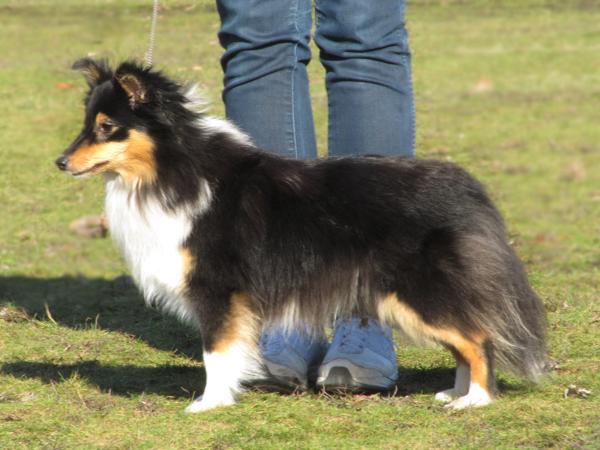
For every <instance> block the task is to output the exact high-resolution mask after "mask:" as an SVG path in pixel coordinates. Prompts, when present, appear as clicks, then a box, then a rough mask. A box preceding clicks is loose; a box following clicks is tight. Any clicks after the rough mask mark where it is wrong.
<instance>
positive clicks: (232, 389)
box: [185, 294, 260, 413]
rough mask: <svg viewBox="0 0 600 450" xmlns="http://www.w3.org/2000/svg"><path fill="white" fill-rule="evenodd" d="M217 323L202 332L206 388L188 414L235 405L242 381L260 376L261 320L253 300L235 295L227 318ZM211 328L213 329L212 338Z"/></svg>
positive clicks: (215, 320) (190, 406)
mask: <svg viewBox="0 0 600 450" xmlns="http://www.w3.org/2000/svg"><path fill="white" fill-rule="evenodd" d="M213 320H214V322H213V324H212V326H207V327H205V328H203V331H202V335H203V337H202V339H203V341H204V342H203V345H204V354H203V358H204V367H205V369H206V387H205V388H204V393H203V395H202V396H201V397H199V398H197V399H196V400H194V401H193V402H192V403H191V404H190V405H189V406H188V407H187V408H186V410H185V411H186V412H187V413H195V412H200V411H207V410H209V409H212V408H216V407H218V406H227V405H232V404H234V403H235V400H236V396H237V394H238V393H239V392H240V391H241V383H242V381H243V380H246V379H249V378H252V377H253V376H257V374H258V373H260V363H259V358H258V349H257V344H256V342H257V332H258V331H257V319H256V316H255V315H254V313H253V311H252V308H251V301H250V299H249V297H248V296H246V295H242V294H234V295H232V296H231V298H230V302H229V307H228V312H227V313H226V314H225V316H224V317H219V318H217V317H215V318H213ZM207 325H208V324H207ZM207 329H211V330H212V331H211V333H210V335H208V333H207Z"/></svg>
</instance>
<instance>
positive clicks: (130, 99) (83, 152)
mask: <svg viewBox="0 0 600 450" xmlns="http://www.w3.org/2000/svg"><path fill="white" fill-rule="evenodd" d="M73 69H76V70H79V71H80V72H81V73H82V74H83V76H84V77H85V79H86V81H87V84H88V86H89V92H88V94H87V96H86V99H85V118H84V123H83V129H82V130H81V133H80V134H79V136H77V138H75V140H74V141H73V143H72V144H71V145H70V146H69V147H68V148H67V149H66V150H65V151H64V153H63V154H62V155H61V156H60V157H59V158H58V159H57V160H56V165H57V166H58V168H59V169H60V170H64V171H67V172H69V173H71V174H72V175H74V176H77V177H83V176H88V175H94V174H100V173H111V172H112V173H116V174H118V175H120V176H122V177H123V178H124V179H125V180H126V181H131V182H136V183H138V182H152V181H153V180H154V179H155V178H156V174H157V164H156V146H157V139H169V133H170V132H171V130H172V129H173V128H174V127H173V124H174V123H176V122H177V119H178V117H177V116H178V112H181V114H184V113H183V111H181V110H182V108H183V106H182V105H185V103H186V101H187V99H186V97H185V95H184V94H183V93H182V89H183V88H182V86H180V85H177V84H175V83H174V82H172V81H171V80H169V79H168V78H167V77H165V76H164V75H162V74H161V73H160V72H157V71H151V70H149V69H146V68H144V67H142V66H140V65H139V64H137V63H134V62H125V63H122V64H121V65H120V66H119V67H118V68H117V69H116V70H114V71H113V70H112V69H111V68H110V67H109V66H108V64H107V63H106V61H98V60H93V59H89V58H84V59H80V60H78V61H77V62H75V64H74V65H73ZM183 109H184V108H183ZM185 114H188V115H189V114H190V111H189V110H187V111H186V112H185Z"/></svg>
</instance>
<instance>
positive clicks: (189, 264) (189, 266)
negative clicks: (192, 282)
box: [179, 247, 196, 291]
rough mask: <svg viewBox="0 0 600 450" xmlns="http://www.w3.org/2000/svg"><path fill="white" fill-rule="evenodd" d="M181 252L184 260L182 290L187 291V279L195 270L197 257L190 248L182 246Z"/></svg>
mask: <svg viewBox="0 0 600 450" xmlns="http://www.w3.org/2000/svg"><path fill="white" fill-rule="evenodd" d="M179 254H180V255H181V260H182V261H183V275H182V277H181V284H182V286H181V290H182V291H185V290H186V289H187V281H188V279H189V276H190V273H192V270H194V267H195V266H196V258H195V257H194V255H193V254H192V252H191V251H190V249H189V248H185V247H184V248H182V249H181V250H179Z"/></svg>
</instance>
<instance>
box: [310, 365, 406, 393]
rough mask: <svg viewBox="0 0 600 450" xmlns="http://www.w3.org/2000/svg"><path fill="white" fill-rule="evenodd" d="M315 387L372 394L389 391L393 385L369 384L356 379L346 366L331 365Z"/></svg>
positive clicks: (331, 390)
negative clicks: (324, 376) (325, 375)
mask: <svg viewBox="0 0 600 450" xmlns="http://www.w3.org/2000/svg"><path fill="white" fill-rule="evenodd" d="M316 386H317V388H319V389H321V390H323V391H324V392H351V393H366V394H373V393H378V392H389V391H391V390H392V388H393V387H394V386H395V383H391V385H388V386H381V385H371V384H365V383H361V382H358V381H356V380H355V379H354V378H353V377H352V374H351V373H350V371H349V370H348V369H347V368H346V367H332V368H331V369H330V370H329V373H328V374H327V377H326V378H325V379H323V380H317V383H316Z"/></svg>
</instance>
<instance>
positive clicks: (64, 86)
mask: <svg viewBox="0 0 600 450" xmlns="http://www.w3.org/2000/svg"><path fill="white" fill-rule="evenodd" d="M54 87H55V88H56V89H60V90H65V89H71V88H72V87H73V83H67V82H66V81H59V82H58V83H56V84H55V85H54Z"/></svg>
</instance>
